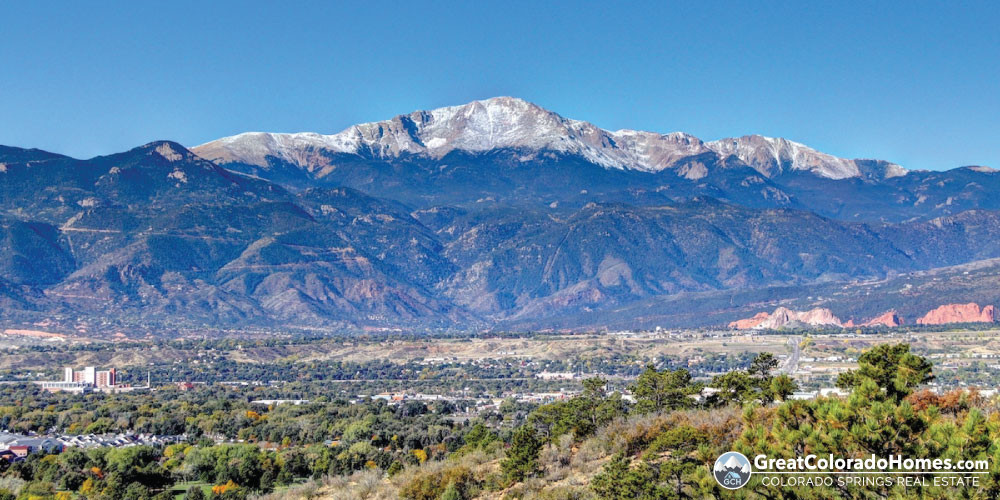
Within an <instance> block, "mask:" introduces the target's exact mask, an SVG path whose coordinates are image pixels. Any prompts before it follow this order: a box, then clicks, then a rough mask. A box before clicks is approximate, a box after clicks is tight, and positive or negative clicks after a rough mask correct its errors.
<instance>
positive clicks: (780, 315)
mask: <svg viewBox="0 0 1000 500" xmlns="http://www.w3.org/2000/svg"><path fill="white" fill-rule="evenodd" d="M796 324H799V325H809V326H842V324H841V322H840V319H838V318H837V317H836V316H834V315H833V312H831V311H830V310H829V309H823V308H816V309H812V310H809V311H793V310H791V309H788V308H786V307H779V308H777V309H775V310H774V313H772V314H768V313H766V312H762V313H757V314H756V315H755V316H754V317H752V318H747V319H741V320H738V321H733V322H732V323H729V327H730V328H736V329H738V330H746V329H751V328H752V329H757V330H763V329H767V328H782V327H785V326H789V325H796Z"/></svg>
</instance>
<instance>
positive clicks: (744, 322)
mask: <svg viewBox="0 0 1000 500" xmlns="http://www.w3.org/2000/svg"><path fill="white" fill-rule="evenodd" d="M769 317H771V315H770V314H768V313H767V312H759V313H757V314H755V315H754V316H753V317H752V318H746V319H739V320H736V321H733V322H731V323H729V328H733V329H736V330H749V329H751V328H753V327H755V326H757V325H759V324H761V323H763V322H764V320H766V319H767V318H769Z"/></svg>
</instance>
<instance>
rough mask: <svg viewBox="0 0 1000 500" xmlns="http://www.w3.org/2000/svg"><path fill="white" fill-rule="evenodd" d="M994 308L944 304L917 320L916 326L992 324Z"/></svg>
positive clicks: (994, 315)
mask: <svg viewBox="0 0 1000 500" xmlns="http://www.w3.org/2000/svg"><path fill="white" fill-rule="evenodd" d="M994 321H996V308H995V307H994V306H993V305H988V306H986V307H984V308H982V309H980V308H979V304H976V303H968V304H945V305H943V306H941V307H938V308H937V309H934V310H933V311H930V312H928V313H927V314H925V315H924V317H922V318H920V319H918V320H917V324H918V325H944V324H948V323H993V322H994Z"/></svg>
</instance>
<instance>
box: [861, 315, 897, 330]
mask: <svg viewBox="0 0 1000 500" xmlns="http://www.w3.org/2000/svg"><path fill="white" fill-rule="evenodd" d="M902 324H903V319H902V318H900V317H899V314H897V313H896V311H886V312H885V313H883V314H881V315H879V316H876V317H874V318H872V319H870V320H868V321H865V322H864V323H862V324H861V326H888V327H896V326H900V325H902Z"/></svg>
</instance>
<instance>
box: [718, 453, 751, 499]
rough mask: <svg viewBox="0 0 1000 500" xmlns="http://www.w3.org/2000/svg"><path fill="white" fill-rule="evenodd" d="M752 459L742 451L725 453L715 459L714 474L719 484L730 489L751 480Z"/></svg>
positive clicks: (741, 485)
mask: <svg viewBox="0 0 1000 500" xmlns="http://www.w3.org/2000/svg"><path fill="white" fill-rule="evenodd" d="M751 473H752V471H751V470H750V461H749V460H747V457H745V456H743V454H742V453H738V452H735V451H730V452H726V453H723V454H722V455H720V456H719V458H718V459H716V460H715V465H714V466H713V467H712V475H713V476H715V480H716V481H718V483H719V486H722V487H723V488H726V489H729V490H736V489H739V488H742V487H743V485H745V484H747V482H748V481H750V474H751Z"/></svg>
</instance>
